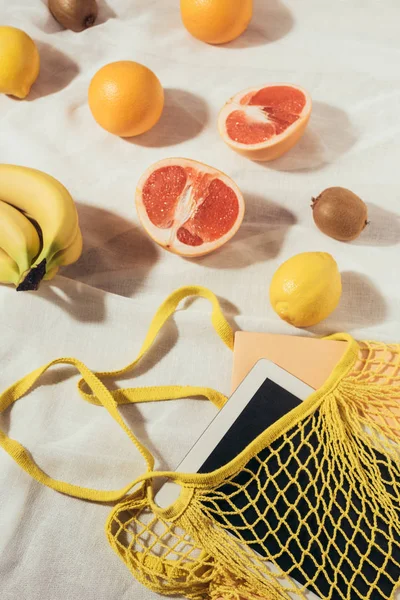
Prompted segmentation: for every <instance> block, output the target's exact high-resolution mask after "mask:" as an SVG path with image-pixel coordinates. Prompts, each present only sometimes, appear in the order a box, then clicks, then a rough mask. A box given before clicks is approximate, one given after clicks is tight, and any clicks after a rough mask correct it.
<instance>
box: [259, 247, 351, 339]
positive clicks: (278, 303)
mask: <svg viewBox="0 0 400 600" xmlns="http://www.w3.org/2000/svg"><path fill="white" fill-rule="evenodd" d="M341 294H342V280H341V277H340V273H339V269H338V266H337V264H336V261H335V260H334V258H333V257H332V256H331V255H330V254H327V253H326V252H303V253H301V254H296V256H292V258H289V260H287V261H286V262H284V263H283V264H282V265H281V266H280V267H279V268H278V270H277V271H276V272H275V274H274V276H273V278H272V281H271V287H270V290H269V297H270V300H271V304H272V307H273V309H274V310H275V312H276V313H277V314H278V315H279V316H280V317H281V319H283V320H284V321H287V322H288V323H290V324H291V325H294V326H295V327H310V326H311V325H316V324H317V323H319V322H320V321H323V320H324V319H326V317H327V316H328V315H330V314H331V313H332V312H333V311H334V310H335V308H336V307H337V305H338V304H339V300H340V296H341Z"/></svg>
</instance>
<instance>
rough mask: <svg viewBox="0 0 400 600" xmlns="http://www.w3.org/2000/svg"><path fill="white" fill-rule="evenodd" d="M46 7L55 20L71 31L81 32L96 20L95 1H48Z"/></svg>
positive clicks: (96, 8) (96, 9)
mask: <svg viewBox="0 0 400 600" xmlns="http://www.w3.org/2000/svg"><path fill="white" fill-rule="evenodd" d="M48 6H49V10H50V12H51V14H52V15H53V17H54V18H55V20H56V21H58V22H59V23H60V25H62V26H63V27H65V29H71V30H72V31H76V32H79V31H83V30H84V29H87V28H88V27H91V26H92V25H94V23H95V21H96V19H97V13H98V7H97V2H96V0H49V4H48Z"/></svg>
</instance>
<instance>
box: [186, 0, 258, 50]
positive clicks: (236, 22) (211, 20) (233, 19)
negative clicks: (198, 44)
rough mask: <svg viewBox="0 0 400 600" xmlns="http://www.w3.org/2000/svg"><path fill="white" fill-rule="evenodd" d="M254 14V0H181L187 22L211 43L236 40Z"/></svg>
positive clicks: (191, 29)
mask: <svg viewBox="0 0 400 600" xmlns="http://www.w3.org/2000/svg"><path fill="white" fill-rule="evenodd" d="M252 15H253V0H181V17H182V21H183V24H184V26H185V27H186V29H187V30H188V31H189V33H191V34H192V35H193V36H194V37H195V38H198V39H199V40H201V41H202V42H207V43H208V44H225V43H226V42H230V41H231V40H234V39H235V38H237V37H238V36H239V35H240V34H242V33H243V31H244V30H245V29H246V28H247V26H248V24H249V23H250V21H251V17H252Z"/></svg>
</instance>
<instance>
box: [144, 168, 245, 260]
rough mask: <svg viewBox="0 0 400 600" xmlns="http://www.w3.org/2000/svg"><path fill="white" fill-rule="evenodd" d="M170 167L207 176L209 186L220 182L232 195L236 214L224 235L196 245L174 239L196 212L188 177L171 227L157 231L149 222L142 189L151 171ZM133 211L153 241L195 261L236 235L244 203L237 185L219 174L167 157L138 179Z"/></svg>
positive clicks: (211, 169) (218, 172)
mask: <svg viewBox="0 0 400 600" xmlns="http://www.w3.org/2000/svg"><path fill="white" fill-rule="evenodd" d="M173 166H179V167H183V168H184V169H187V170H188V171H189V172H191V171H193V170H194V171H195V172H196V173H197V174H204V175H205V176H210V180H209V181H210V184H211V182H212V181H215V180H220V181H222V183H223V184H225V185H226V186H227V187H228V188H230V189H231V190H232V191H233V192H234V194H235V195H236V197H237V201H238V212H237V217H236V219H235V222H234V224H233V225H232V227H231V228H230V229H229V231H228V232H227V233H225V234H224V235H222V236H221V237H219V238H218V239H214V240H213V241H210V242H207V241H205V242H202V243H201V244H200V245H188V244H185V243H183V242H182V241H180V239H179V237H182V236H181V235H180V236H179V237H178V232H179V231H181V228H182V226H183V225H184V224H185V223H186V222H187V220H188V218H191V217H193V216H194V215H195V213H196V210H198V209H197V206H196V204H195V203H194V200H193V185H192V183H193V182H192V180H191V178H190V176H188V183H187V184H186V185H185V188H184V190H183V192H182V193H181V194H180V198H179V201H178V205H177V207H176V211H175V214H174V220H173V223H172V224H171V226H170V227H165V228H160V227H158V226H156V225H155V224H154V223H153V222H152V221H151V219H150V218H149V215H148V211H147V209H146V207H145V203H144V199H143V188H144V187H145V185H146V183H147V181H148V179H149V177H150V176H151V175H152V174H153V173H154V172H155V171H157V170H159V169H162V168H164V167H173ZM197 204H199V203H197ZM136 209H137V213H138V216H139V219H140V221H141V224H142V226H143V228H144V229H145V231H146V232H147V234H148V235H149V236H150V237H151V238H152V239H153V241H155V242H156V243H157V244H158V245H160V246H161V247H163V248H165V249H166V250H168V251H169V252H172V253H174V254H179V255H180V256H185V257H188V258H196V257H200V256H204V255H206V254H209V253H210V252H213V251H214V250H216V249H218V248H220V247H221V246H223V245H224V244H226V243H227V242H228V241H229V240H230V239H231V238H232V237H233V236H234V235H235V234H236V233H237V231H238V229H239V227H240V225H241V223H242V221H243V217H244V211H245V203H244V199H243V196H242V193H241V191H240V189H239V188H238V186H237V185H236V184H235V182H234V181H233V180H232V179H231V178H230V177H228V176H227V175H225V173H223V172H222V171H219V170H218V169H215V168H214V167H210V166H209V165H206V164H204V163H201V162H198V161H195V160H191V159H185V158H167V159H164V160H161V161H159V162H157V163H154V164H153V165H151V166H150V167H149V168H148V169H147V170H146V171H145V172H144V173H143V175H142V176H141V178H140V180H139V182H138V185H137V188H136Z"/></svg>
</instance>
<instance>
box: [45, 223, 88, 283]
mask: <svg viewBox="0 0 400 600" xmlns="http://www.w3.org/2000/svg"><path fill="white" fill-rule="evenodd" d="M82 246H83V240H82V233H81V230H80V229H79V227H78V229H77V230H76V234H75V238H74V240H73V241H72V242H71V244H70V245H69V246H67V248H64V250H60V251H59V252H57V254H55V255H54V256H53V258H52V259H51V260H50V262H49V263H48V265H47V273H48V272H49V271H50V270H52V269H54V268H55V267H61V266H66V265H71V264H72V263H74V262H76V261H77V260H78V258H79V257H80V255H81V254H82ZM46 279H47V278H46Z"/></svg>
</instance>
